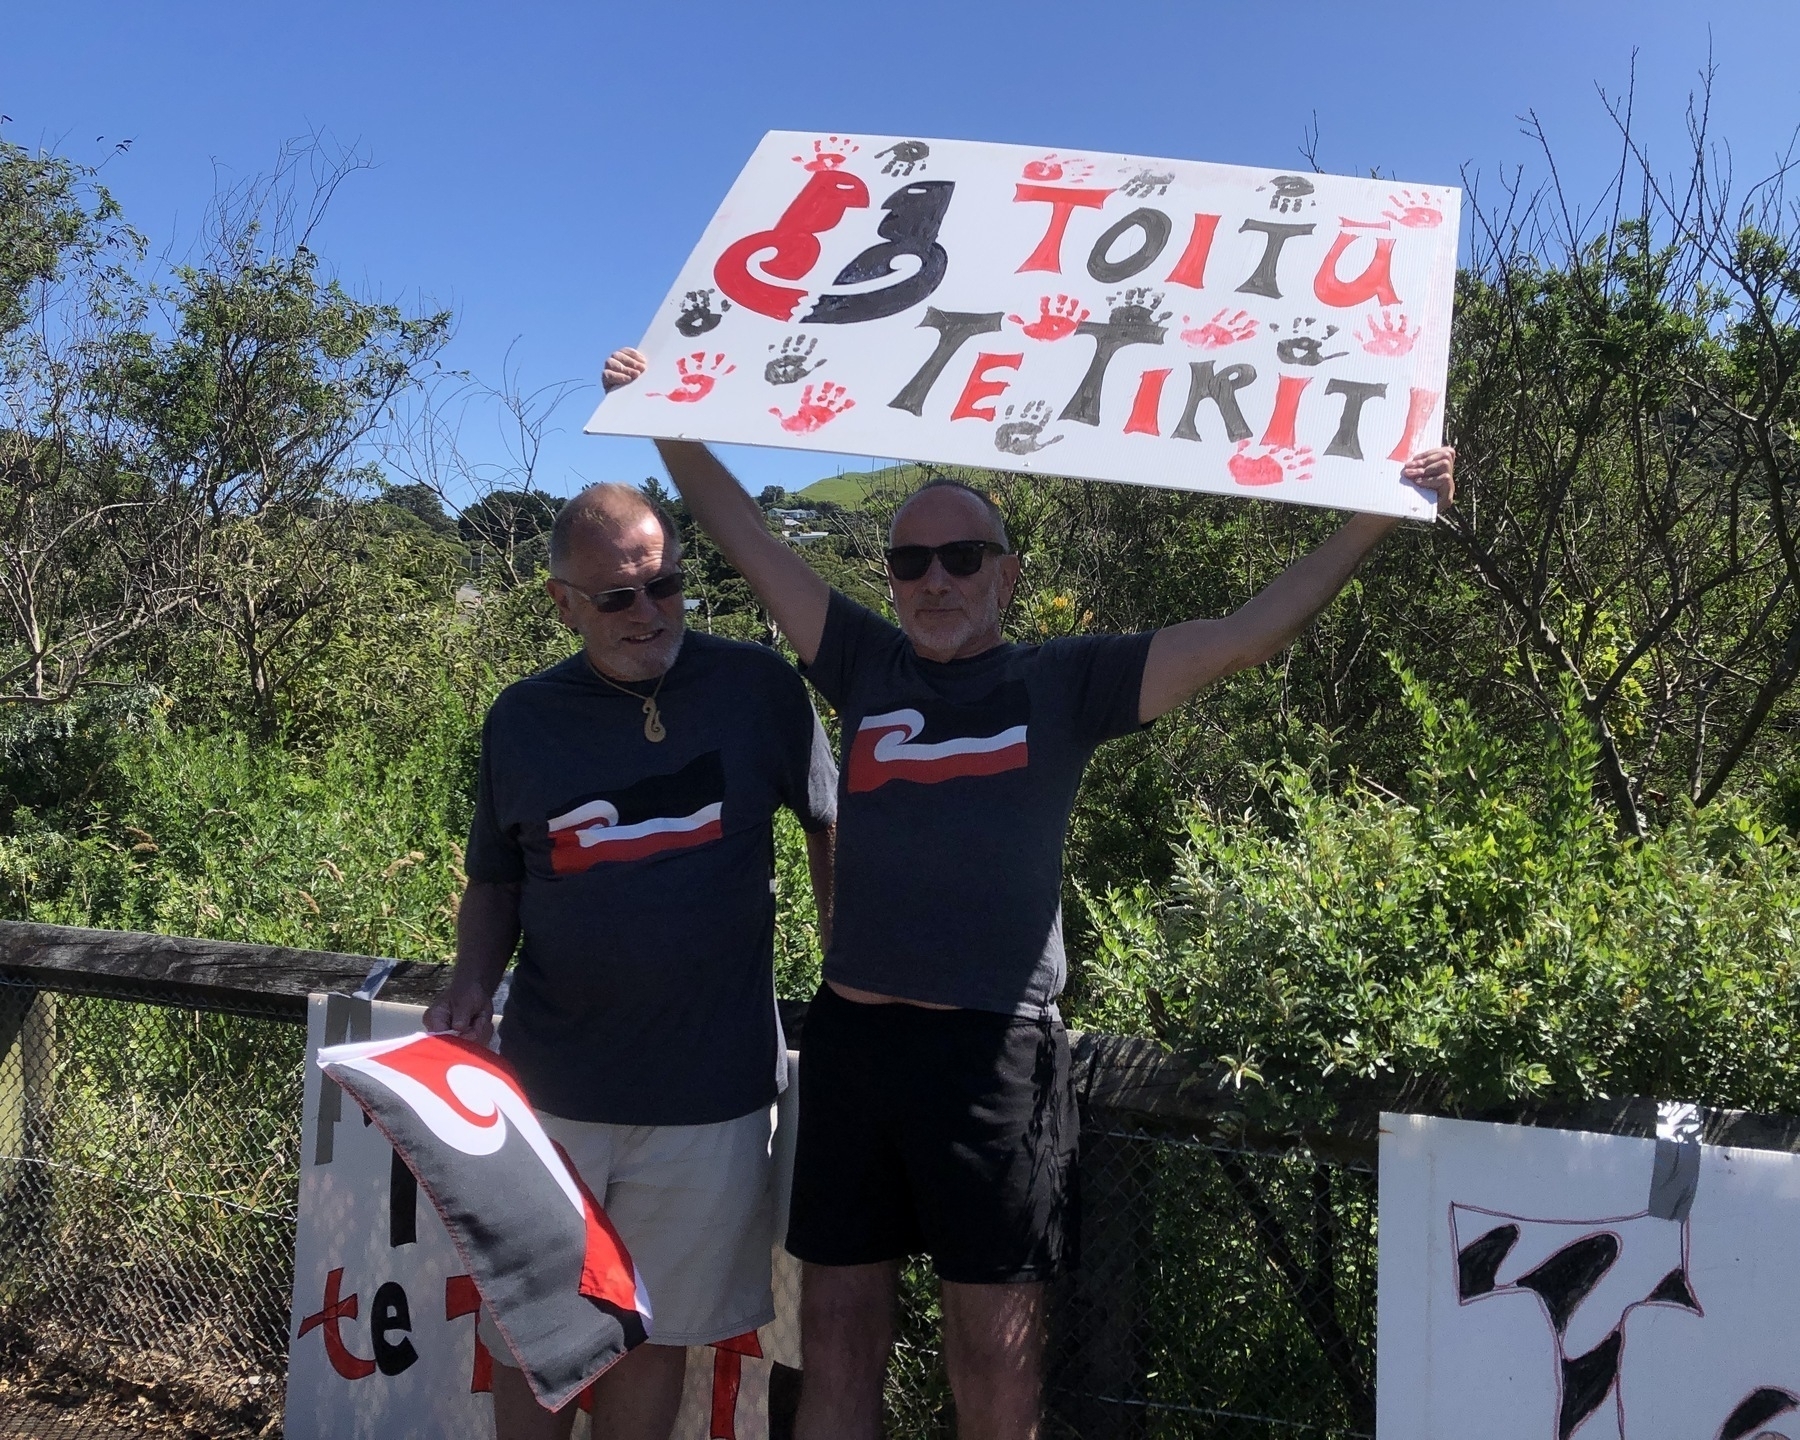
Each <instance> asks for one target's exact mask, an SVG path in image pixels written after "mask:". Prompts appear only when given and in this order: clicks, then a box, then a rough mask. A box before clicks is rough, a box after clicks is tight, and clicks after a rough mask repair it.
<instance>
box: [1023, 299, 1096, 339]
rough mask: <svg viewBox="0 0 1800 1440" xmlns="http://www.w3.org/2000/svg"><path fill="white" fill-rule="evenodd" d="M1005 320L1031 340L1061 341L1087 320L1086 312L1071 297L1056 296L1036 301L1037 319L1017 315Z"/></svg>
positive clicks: (1077, 301)
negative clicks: (1022, 317)
mask: <svg viewBox="0 0 1800 1440" xmlns="http://www.w3.org/2000/svg"><path fill="white" fill-rule="evenodd" d="M1077 312H1080V313H1077ZM1006 318H1007V319H1008V320H1010V321H1012V322H1013V324H1015V325H1017V326H1018V327H1019V328H1020V329H1022V330H1023V331H1024V332H1025V333H1026V334H1027V335H1029V336H1030V337H1031V338H1032V339H1033V340H1061V339H1062V338H1063V337H1064V336H1066V335H1073V334H1074V333H1075V327H1076V326H1077V325H1079V324H1080V323H1081V322H1082V321H1083V320H1085V319H1087V318H1088V312H1087V310H1086V309H1085V308H1084V307H1083V306H1082V303H1081V302H1080V301H1079V300H1077V299H1075V298H1074V297H1073V296H1071V295H1058V296H1057V297H1056V298H1055V299H1054V300H1052V299H1051V298H1050V297H1049V296H1048V295H1045V296H1042V297H1041V298H1040V299H1039V300H1038V318H1037V319H1035V320H1024V319H1021V318H1020V317H1019V316H1017V315H1008V316H1007V317H1006Z"/></svg>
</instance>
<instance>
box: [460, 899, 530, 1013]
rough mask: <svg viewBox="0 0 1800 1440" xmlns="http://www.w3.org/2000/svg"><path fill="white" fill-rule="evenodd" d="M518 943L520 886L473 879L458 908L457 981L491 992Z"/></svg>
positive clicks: (503, 972)
mask: <svg viewBox="0 0 1800 1440" xmlns="http://www.w3.org/2000/svg"><path fill="white" fill-rule="evenodd" d="M518 944H519V886H518V885H517V884H506V885H494V884H483V883H481V882H479V881H473V880H472V881H470V882H469V887H468V889H467V890H465V891H464V892H463V897H462V905H461V906H460V907H459V908H458V910H457V912H456V969H455V971H454V973H453V974H452V976H451V983H452V984H454V985H473V986H478V987H480V989H481V990H482V992H483V993H484V994H487V995H490V996H491V995H492V994H493V993H494V989H495V987H496V986H498V985H499V983H500V977H501V976H502V975H504V974H505V973H506V966H507V962H508V961H510V960H511V959H512V957H513V951H514V950H516V949H517V948H518Z"/></svg>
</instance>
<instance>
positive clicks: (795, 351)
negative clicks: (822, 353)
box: [763, 335, 825, 385]
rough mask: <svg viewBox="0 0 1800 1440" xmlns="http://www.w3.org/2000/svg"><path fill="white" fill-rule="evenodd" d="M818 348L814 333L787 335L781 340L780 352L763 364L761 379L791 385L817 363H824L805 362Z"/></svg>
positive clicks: (820, 363)
mask: <svg viewBox="0 0 1800 1440" xmlns="http://www.w3.org/2000/svg"><path fill="white" fill-rule="evenodd" d="M769 348H770V349H771V350H773V349H774V348H775V347H774V346H773V345H771V346H770V347H769ZM818 348H819V340H818V337H817V336H816V335H815V336H810V337H809V336H806V335H790V336H788V337H787V339H785V340H783V341H782V342H781V353H780V354H778V355H777V356H776V357H775V358H774V359H773V360H771V361H769V363H768V364H767V365H765V366H763V379H765V380H767V381H768V382H769V383H770V384H771V385H792V384H795V383H796V382H798V381H801V380H804V379H805V378H806V377H807V376H808V375H810V374H812V373H813V371H814V370H817V369H818V368H819V365H823V364H824V363H825V362H824V361H823V360H821V361H820V362H819V365H808V364H807V363H806V362H807V361H809V360H811V359H812V353H813V351H815V350H817V349H818Z"/></svg>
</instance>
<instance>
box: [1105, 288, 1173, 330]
mask: <svg viewBox="0 0 1800 1440" xmlns="http://www.w3.org/2000/svg"><path fill="white" fill-rule="evenodd" d="M1106 303H1107V304H1108V305H1110V306H1112V313H1111V314H1110V315H1108V316H1107V317H1106V321H1107V324H1109V325H1160V324H1162V322H1163V321H1165V320H1167V319H1168V318H1169V314H1170V312H1169V311H1167V310H1165V311H1163V312H1162V314H1160V315H1155V314H1152V313H1151V312H1152V311H1154V310H1155V309H1156V307H1157V306H1158V305H1160V304H1162V303H1163V297H1162V296H1161V295H1160V294H1158V295H1152V294H1151V293H1150V292H1149V291H1148V290H1146V289H1133V290H1127V291H1126V292H1125V293H1124V294H1123V295H1108V296H1107V297H1106Z"/></svg>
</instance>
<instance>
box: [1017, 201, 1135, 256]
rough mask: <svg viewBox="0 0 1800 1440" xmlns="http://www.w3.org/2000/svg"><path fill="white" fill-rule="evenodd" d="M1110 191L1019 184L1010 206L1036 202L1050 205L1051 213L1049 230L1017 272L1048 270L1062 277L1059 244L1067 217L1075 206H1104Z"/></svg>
mask: <svg viewBox="0 0 1800 1440" xmlns="http://www.w3.org/2000/svg"><path fill="white" fill-rule="evenodd" d="M1110 194H1112V191H1110V190H1079V189H1076V188H1074V187H1072V186H1068V185H1019V186H1016V187H1014V189H1013V203H1014V204H1015V205H1017V204H1020V203H1021V202H1024V201H1030V200H1039V201H1042V202H1043V203H1045V204H1047V205H1050V206H1052V207H1053V208H1052V209H1051V211H1050V228H1049V229H1048V230H1046V231H1045V232H1044V238H1043V239H1042V240H1040V241H1038V245H1037V249H1035V250H1033V251H1032V252H1031V254H1030V256H1029V257H1028V258H1027V259H1026V261H1025V263H1024V264H1023V265H1021V266H1020V267H1019V271H1018V273H1020V274H1023V273H1024V272H1025V271H1027V270H1048V271H1050V272H1051V273H1052V274H1055V275H1060V274H1062V242H1063V232H1064V231H1066V230H1067V229H1068V228H1069V216H1071V215H1073V214H1074V213H1075V207H1076V206H1077V205H1080V206H1083V207H1084V208H1086V209H1089V210H1098V209H1099V208H1100V207H1101V206H1102V205H1104V204H1105V203H1106V197H1107V196H1108V195H1110Z"/></svg>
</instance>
